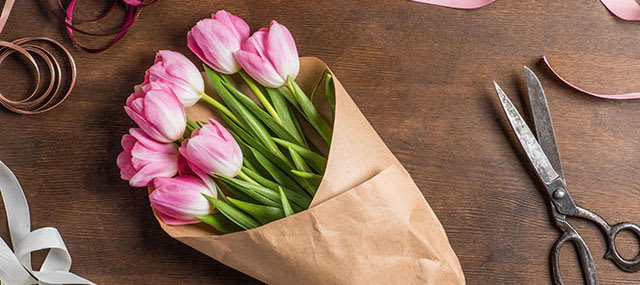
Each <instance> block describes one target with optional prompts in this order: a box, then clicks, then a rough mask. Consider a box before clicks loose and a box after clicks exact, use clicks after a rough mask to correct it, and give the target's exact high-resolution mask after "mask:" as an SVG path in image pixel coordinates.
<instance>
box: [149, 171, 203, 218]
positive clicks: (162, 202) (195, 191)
mask: <svg viewBox="0 0 640 285" xmlns="http://www.w3.org/2000/svg"><path fill="white" fill-rule="evenodd" d="M194 179H197V178H194V177H177V178H169V179H156V180H157V181H156V184H160V186H157V187H156V190H154V191H153V192H151V194H150V195H149V200H150V202H151V206H152V207H153V208H154V209H156V211H157V212H158V213H161V214H162V215H164V216H168V217H171V218H173V219H174V221H172V222H179V221H182V222H191V221H197V219H196V217H198V216H203V215H208V214H210V213H212V212H213V208H212V207H211V205H210V204H209V202H208V201H207V199H206V198H204V196H203V195H202V194H203V192H201V191H205V192H204V194H206V193H209V191H208V189H206V188H204V187H203V184H201V183H199V184H198V186H196V187H197V188H194V187H193V184H191V182H190V181H192V180H194ZM194 183H195V182H194ZM180 186H181V187H180ZM176 220H177V221H176Z"/></svg>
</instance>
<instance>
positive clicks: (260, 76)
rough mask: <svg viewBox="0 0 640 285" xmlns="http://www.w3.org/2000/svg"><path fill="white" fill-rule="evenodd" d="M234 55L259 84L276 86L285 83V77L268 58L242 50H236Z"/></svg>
mask: <svg viewBox="0 0 640 285" xmlns="http://www.w3.org/2000/svg"><path fill="white" fill-rule="evenodd" d="M234 55H235V57H236V60H237V61H238V63H240V65H241V66H242V68H243V69H244V70H245V71H246V72H247V73H248V74H249V76H251V77H252V78H253V79H255V80H256V81H258V82H260V84H262V85H264V86H266V87H271V88H278V87H281V86H283V85H284V84H285V83H286V81H285V79H284V78H282V77H281V76H280V75H279V74H278V72H277V71H276V70H275V69H274V68H273V65H271V63H270V62H269V61H268V60H266V59H262V58H260V57H259V56H257V55H256V54H253V53H249V52H246V51H244V50H239V51H236V52H235V54H234Z"/></svg>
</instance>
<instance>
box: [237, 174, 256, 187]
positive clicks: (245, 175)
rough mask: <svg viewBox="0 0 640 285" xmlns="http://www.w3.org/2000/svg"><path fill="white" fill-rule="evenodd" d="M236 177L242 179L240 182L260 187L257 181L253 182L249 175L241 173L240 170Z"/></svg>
mask: <svg viewBox="0 0 640 285" xmlns="http://www.w3.org/2000/svg"><path fill="white" fill-rule="evenodd" d="M238 177H240V178H242V180H244V181H247V182H249V183H253V184H255V185H260V183H258V182H257V181H255V180H253V178H251V177H249V175H247V174H246V173H244V172H242V170H240V172H239V173H238Z"/></svg>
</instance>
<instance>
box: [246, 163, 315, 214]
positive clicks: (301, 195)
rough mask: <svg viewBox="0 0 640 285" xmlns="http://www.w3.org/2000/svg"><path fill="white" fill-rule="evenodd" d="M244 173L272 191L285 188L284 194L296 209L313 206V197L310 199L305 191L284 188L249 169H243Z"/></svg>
mask: <svg viewBox="0 0 640 285" xmlns="http://www.w3.org/2000/svg"><path fill="white" fill-rule="evenodd" d="M242 171H244V172H245V173H246V174H247V175H248V176H250V177H251V178H253V179H254V180H255V181H257V182H258V183H260V184H261V185H262V186H264V187H267V188H269V189H271V190H274V191H278V188H283V189H284V192H285V193H286V194H287V195H288V196H289V197H291V202H293V203H294V204H293V206H294V207H296V206H297V205H299V206H300V208H305V209H306V208H307V207H309V205H310V204H311V197H309V195H308V194H307V193H306V192H304V191H300V192H298V191H294V190H291V189H289V188H285V187H282V186H280V185H278V184H277V183H275V182H273V181H271V180H269V179H266V178H264V177H262V176H260V174H258V173H255V172H253V171H251V170H248V169H245V168H243V170H242Z"/></svg>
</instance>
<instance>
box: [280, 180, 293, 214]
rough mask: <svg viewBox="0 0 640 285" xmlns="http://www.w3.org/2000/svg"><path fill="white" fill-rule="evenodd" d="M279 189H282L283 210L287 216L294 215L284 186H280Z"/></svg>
mask: <svg viewBox="0 0 640 285" xmlns="http://www.w3.org/2000/svg"><path fill="white" fill-rule="evenodd" d="M278 190H280V200H281V201H282V210H283V211H284V215H285V216H287V217H288V216H291V215H293V209H291V204H289V200H288V199H287V195H285V194H284V191H283V190H282V187H278Z"/></svg>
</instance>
